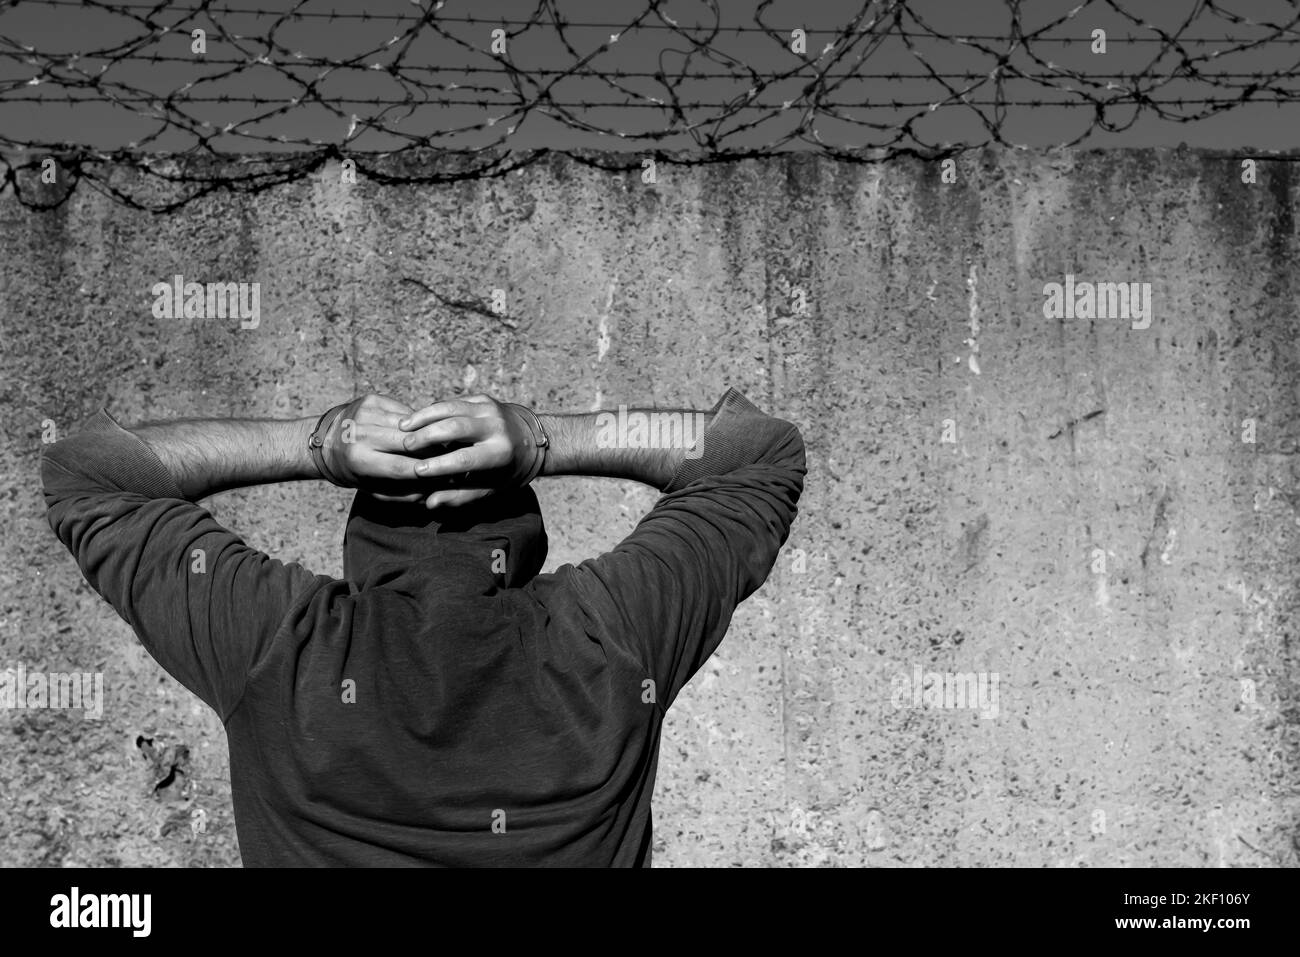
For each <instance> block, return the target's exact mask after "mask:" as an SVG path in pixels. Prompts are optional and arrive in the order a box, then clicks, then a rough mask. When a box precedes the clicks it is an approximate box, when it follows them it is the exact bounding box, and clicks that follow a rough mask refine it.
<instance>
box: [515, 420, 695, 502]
mask: <svg viewBox="0 0 1300 957" xmlns="http://www.w3.org/2000/svg"><path fill="white" fill-rule="evenodd" d="M538 419H539V420H540V421H541V423H542V428H543V429H545V430H546V434H547V436H548V438H549V439H550V444H549V446H548V448H547V450H546V459H545V464H544V465H543V467H542V472H541V474H542V475H597V476H608V477H611V478H622V479H631V480H633V481H637V482H643V483H645V484H646V485H651V486H653V487H655V488H657V489H660V490H663V489H664V487H665V486H667V485H668V483H669V482H670V481H672V478H673V476H674V475H675V474H677V471H678V469H679V468H681V466H682V463H683V462H684V461H686V458H687V456H688V455H690V456H692V457H697V456H698V455H699V449H698V448H693V446H695V445H696V443H697V442H698V441H699V440H700V438H701V437H702V435H703V432H704V430H705V429H706V428H707V427H708V425H709V423H710V422H711V421H712V413H709V412H700V411H695V410H687V409H628V410H624V411H623V412H622V413H617V412H611V411H603V412H589V413H584V414H579V415H554V414H546V413H539V414H538Z"/></svg>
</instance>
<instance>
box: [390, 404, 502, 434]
mask: <svg viewBox="0 0 1300 957" xmlns="http://www.w3.org/2000/svg"><path fill="white" fill-rule="evenodd" d="M482 411H483V404H482V403H479V402H467V401H465V400H464V399H446V400H444V401H442V402H435V403H433V404H432V405H426V406H425V407H424V408H423V409H419V410H418V411H416V412H412V413H411V414H410V415H408V416H406V417H405V418H404V419H403V420H402V421H401V422H399V423H398V427H399V428H402V429H406V430H407V431H408V432H410V431H414V430H415V429H418V428H421V427H423V426H426V425H429V424H430V423H431V422H437V421H438V420H440V419H447V418H451V417H452V416H457V415H463V416H465V417H466V418H474V417H475V416H477V415H479V414H481V413H482Z"/></svg>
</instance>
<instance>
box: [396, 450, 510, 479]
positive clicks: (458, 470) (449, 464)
mask: <svg viewBox="0 0 1300 957" xmlns="http://www.w3.org/2000/svg"><path fill="white" fill-rule="evenodd" d="M497 464H498V463H497V461H496V456H494V455H493V454H492V452H491V450H489V449H484V448H482V447H480V446H477V445H474V446H470V447H469V448H463V449H452V450H451V451H450V452H447V453H446V454H444V455H435V456H433V457H431V458H427V459H423V460H421V461H419V462H418V463H417V464H416V466H415V476H416V478H439V477H442V476H452V475H461V474H464V473H466V472H474V471H479V470H487V469H493V468H496V467H497Z"/></svg>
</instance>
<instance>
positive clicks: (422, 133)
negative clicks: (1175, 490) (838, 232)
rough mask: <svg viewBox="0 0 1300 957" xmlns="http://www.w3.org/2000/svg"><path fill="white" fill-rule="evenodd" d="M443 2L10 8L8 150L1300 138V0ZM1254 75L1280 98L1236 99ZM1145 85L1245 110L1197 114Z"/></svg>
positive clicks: (1, 131)
mask: <svg viewBox="0 0 1300 957" xmlns="http://www.w3.org/2000/svg"><path fill="white" fill-rule="evenodd" d="M435 3H436V0H423V2H422V3H416V2H413V0H296V2H295V0H262V2H257V0H184V2H180V3H170V4H169V3H151V2H145V0H104V2H93V0H92V2H87V0H0V148H2V149H4V150H5V151H6V152H9V151H11V150H13V149H14V148H16V147H18V146H29V147H31V148H34V149H40V148H42V147H48V146H50V145H51V144H73V145H76V146H83V147H90V148H94V149H100V150H113V149H121V148H132V149H142V150H149V151H169V150H183V149H187V148H189V147H192V146H194V145H195V144H196V143H197V142H199V141H200V140H204V141H205V142H207V143H208V145H209V146H210V147H211V148H212V149H214V150H216V151H218V152H223V153H234V152H248V151H266V150H280V149H299V148H302V146H303V145H304V144H311V143H332V144H336V145H346V147H347V148H349V149H353V150H358V151H375V150H385V151H386V150H394V149H398V148H401V147H403V146H406V145H412V144H427V145H435V146H441V147H450V148H477V147H482V146H487V145H508V146H511V147H515V148H522V149H530V148H537V147H550V148H559V149H565V148H578V147H585V148H598V149H602V148H603V149H633V150H644V149H647V148H659V149H665V150H677V149H686V150H690V149H700V148H716V147H718V146H725V147H728V148H735V149H772V150H778V149H810V148H816V142H815V141H809V140H808V139H804V140H799V139H794V140H791V139H789V136H790V134H791V133H792V131H796V130H798V129H799V127H800V125H801V123H802V124H805V129H806V130H807V131H812V130H815V131H816V135H817V137H819V138H820V140H821V142H824V143H829V144H833V145H836V146H842V147H846V148H854V147H864V146H885V145H889V144H894V145H902V146H916V145H921V146H934V145H942V144H956V145H964V144H971V145H979V144H982V143H985V142H988V141H989V139H990V134H989V130H988V127H987V126H986V123H991V124H992V125H993V126H994V127H995V128H996V129H997V130H999V131H1000V133H1001V135H1002V137H1003V138H1004V139H1005V140H1006V141H1007V142H1009V143H1013V144H1017V145H1024V146H1029V147H1045V146H1058V145H1065V144H1071V143H1076V144H1077V145H1079V146H1083V147H1114V146H1131V147H1141V146H1172V145H1178V144H1187V145H1190V146H1204V147H1215V148H1224V147H1232V148H1241V147H1247V148H1250V149H1254V150H1258V151H1267V150H1285V149H1293V148H1295V147H1296V146H1297V145H1300V144H1298V141H1300V123H1297V122H1296V119H1297V115H1296V109H1297V106H1296V103H1295V102H1294V100H1296V99H1297V98H1300V96H1298V94H1297V88H1298V87H1300V80H1297V77H1296V74H1297V72H1298V71H1300V67H1298V66H1297V62H1298V61H1300V22H1298V21H1300V9H1297V6H1296V4H1294V3H1285V2H1278V0H1268V2H1265V0H1231V2H1228V0H1224V2H1206V0H1130V2H1121V0H1092V2H1081V0H1068V2H1058V0H1031V2H1027V3H1022V2H1017V0H906V2H900V0H868V2H865V3H864V2H860V0H796V2H789V0H780V2H769V3H754V2H727V0H723V2H721V3H720V4H710V3H704V2H700V0H664V2H660V3H655V2H653V0H603V2H601V0H542V2H540V3H539V2H519V0H444V2H442V3H441V4H437V5H436V6H435ZM1016 10H1019V11H1020V12H1019V18H1018V19H1017V18H1016V17H1013V11H1016ZM1072 10H1073V11H1075V12H1074V14H1073V15H1072V16H1067V15H1068V14H1069V13H1070V11H1072ZM1124 12H1127V13H1128V14H1129V16H1125V15H1124ZM1062 17H1066V19H1065V20H1064V21H1063V22H1061V23H1058V24H1056V25H1055V26H1052V24H1053V22H1054V21H1056V20H1058V19H1059V18H1062ZM1234 17H1235V18H1239V19H1240V21H1241V22H1233V18H1234ZM557 20H558V21H560V22H561V23H562V24H563V26H562V27H561V26H557ZM1269 22H1271V23H1274V24H1277V25H1278V26H1280V27H1282V28H1283V29H1281V30H1279V29H1271V28H1269V27H1266V26H1261V25H1258V24H1265V23H1269ZM530 23H531V25H529V24H530ZM672 24H676V25H677V27H678V28H680V29H673V28H672ZM855 24H856V26H857V29H856V30H851V31H850V32H848V33H847V34H846V33H845V30H846V28H849V27H851V26H853V25H855ZM715 25H716V26H718V27H720V29H718V30H717V31H716V32H715V31H713V29H712V27H713V26H715ZM1013 27H1018V29H1019V30H1020V31H1021V33H1022V35H1023V34H1028V37H1029V39H1027V40H1026V39H1019V40H1017V39H1016V38H1014V37H1013V33H1012V31H1013ZM1045 28H1046V29H1045ZM194 29H203V30H204V31H206V37H205V42H206V51H205V52H204V53H202V54H199V53H195V52H194V51H193V49H192V45H193V42H194V40H193V37H192V33H191V31H192V30H194ZM494 29H504V30H506V31H507V36H506V38H505V42H506V53H505V55H504V56H500V55H497V54H495V53H494V52H493V51H492V49H491V46H492V42H493V30H494ZM796 29H801V30H803V31H805V33H806V36H807V41H806V43H807V51H806V52H805V53H802V54H800V53H796V52H794V51H792V49H791V43H792V31H794V30H796ZM1096 29H1102V30H1104V31H1105V32H1106V49H1105V52H1104V53H1101V52H1096V51H1094V50H1093V48H1092V47H1093V42H1094V41H1093V38H1092V32H1093V31H1094V30H1096ZM1040 31H1044V32H1040ZM615 37H616V39H615ZM394 38H397V39H396V41H395V42H394ZM952 38H962V39H956V40H955V39H952ZM1172 38H1177V41H1178V42H1173V40H1172ZM828 45H829V49H827V48H828ZM1216 51H1217V53H1216ZM999 65H1000V66H1001V71H1000V74H999V75H998V79H1000V83H999V82H998V80H995V79H994V78H991V77H990V74H993V73H994V71H995V70H996V69H997V68H998V67H999ZM375 67H378V69H375ZM575 67H576V69H577V72H576V73H575V72H574V70H575ZM1189 71H1192V73H1193V74H1199V75H1188V72H1189ZM823 72H824V73H825V74H826V77H825V78H824V79H823V80H822V81H821V84H822V85H821V89H822V93H821V94H813V95H808V94H807V92H806V91H808V90H810V89H811V90H817V89H818V85H817V82H816V81H817V78H818V75H819V73H823ZM616 73H617V74H622V75H619V76H615V75H614V74H616ZM656 74H659V76H658V77H656ZM679 74H684V75H680V76H679ZM932 74H939V75H940V76H941V77H943V79H937V78H935V77H934V76H933V75H932ZM1134 77H1138V78H1139V79H1136V80H1135V79H1134ZM666 78H673V79H671V80H667V82H666V81H665V80H666ZM33 80H36V81H37V82H33ZM1252 83H1254V84H1255V86H1256V89H1255V90H1254V91H1252V92H1251V93H1250V94H1249V95H1250V96H1251V97H1253V98H1255V99H1256V100H1258V101H1261V102H1250V103H1245V104H1242V105H1233V104H1234V102H1235V101H1239V100H1240V99H1241V97H1242V95H1243V91H1245V90H1246V89H1247V88H1248V87H1249V86H1250V85H1251V84H1252ZM1108 85H1109V89H1108ZM672 89H675V90H676V91H677V95H678V96H679V97H680V99H681V100H682V101H683V108H682V109H681V110H680V111H670V110H667V109H664V108H663V104H664V103H665V102H666V101H667V100H668V99H669V98H670V97H669V91H670V90H672ZM750 91H753V93H752V94H751V92H750ZM963 91H964V92H965V98H966V99H967V100H968V101H970V102H971V103H972V104H973V105H964V104H963V103H962V102H961V96H960V94H961V93H962V92H963ZM1072 91H1084V92H1085V94H1086V95H1079V94H1078V93H1077V92H1072ZM1133 91H1138V93H1139V94H1140V95H1142V96H1147V97H1150V98H1152V99H1154V100H1157V101H1162V102H1166V103H1169V104H1170V105H1169V106H1168V109H1169V110H1170V112H1172V113H1173V114H1175V115H1177V116H1187V115H1190V114H1195V113H1197V112H1201V111H1203V110H1204V109H1205V108H1206V104H1205V103H1203V102H1194V103H1190V104H1184V105H1181V106H1180V105H1176V104H1173V103H1172V102H1170V101H1174V100H1178V99H1189V100H1194V101H1205V100H1216V101H1219V103H1220V106H1223V107H1225V108H1223V109H1222V110H1221V111H1220V112H1218V113H1217V114H1216V115H1214V116H1211V117H1208V118H1197V119H1195V120H1194V121H1191V122H1176V121H1173V120H1170V119H1161V118H1160V117H1158V116H1155V115H1152V114H1150V113H1146V114H1143V113H1141V112H1140V111H1139V110H1137V109H1136V107H1135V106H1134V105H1133V103H1132V93H1133ZM106 96H111V97H113V98H114V99H115V102H110V101H106ZM999 96H1000V97H1001V99H1002V100H1004V101H1009V105H1007V106H1005V108H1004V109H1002V110H998V109H996V108H995V107H996V103H997V101H998V99H999ZM223 97H225V98H229V99H225V100H223V99H222V98H223ZM250 97H251V98H256V99H257V100H259V102H245V101H246V100H247V99H248V98H250ZM1098 97H1112V98H1114V97H1119V98H1125V97H1127V98H1128V99H1129V102H1127V103H1123V102H1121V103H1118V104H1114V105H1112V106H1110V107H1108V108H1107V109H1106V110H1105V111H1104V113H1103V114H1101V116H1102V117H1104V119H1105V121H1106V122H1107V123H1109V124H1111V125H1113V126H1114V127H1116V128H1115V129H1113V130H1106V129H1099V128H1097V129H1094V124H1095V122H1096V120H1097V119H1098V116H1099V114H1098V113H1097V111H1096V108H1095V107H1094V105H1093V103H1094V101H1095V100H1096V99H1097V98H1098ZM656 98H657V100H656ZM69 100H70V101H71V102H69ZM1026 101H1040V102H1045V103H1046V104H1047V105H1037V106H1035V105H1029V104H1028V103H1027V102H1026ZM1273 101H1277V102H1273ZM548 102H549V103H551V104H554V107H553V108H552V111H551V112H548V111H547V109H546V108H544V107H546V104H547V103H548ZM897 103H903V104H907V105H906V106H896V105H893V104H897ZM692 104H698V105H694V106H693V105H692ZM727 104H732V105H733V106H735V105H742V104H743V105H744V106H745V108H744V109H739V110H734V109H733V110H729V109H728V108H727ZM786 104H789V105H786ZM931 104H934V105H935V106H936V108H935V109H930V105H931ZM818 105H820V108H819V109H817V108H814V107H815V106H818ZM525 106H531V107H532V108H531V109H521V107H525ZM1226 107H1230V108H1226ZM564 111H567V113H568V116H569V121H568V122H564V121H562V120H561V119H558V118H557V115H558V114H560V113H562V112H564ZM981 117H982V118H981ZM177 121H180V122H177ZM372 122H373V123H377V124H380V125H381V127H382V128H381V129H372V128H370V126H369V125H368V124H370V123H372ZM674 122H677V124H678V126H677V127H676V132H674V127H673V123H674ZM905 122H911V123H912V124H913V126H912V127H911V133H907V132H906V131H904V132H903V133H902V134H901V136H900V129H903V128H904V124H905ZM205 123H206V124H209V125H208V126H204V125H203V124H205ZM231 124H234V125H233V126H232V125H231ZM587 127H590V128H587ZM691 129H693V130H694V133H693V134H692V133H691V132H689V131H690V130H691ZM620 133H621V134H624V135H622V136H620V135H618V134H620ZM665 133H670V134H672V135H667V136H665V135H664V134H665ZM810 135H811V133H810V132H807V133H805V136H806V137H807V136H810ZM1081 136H1083V137H1085V138H1084V139H1083V140H1081V141H1080V140H1079V138H1080V137H1081ZM281 138H283V139H281Z"/></svg>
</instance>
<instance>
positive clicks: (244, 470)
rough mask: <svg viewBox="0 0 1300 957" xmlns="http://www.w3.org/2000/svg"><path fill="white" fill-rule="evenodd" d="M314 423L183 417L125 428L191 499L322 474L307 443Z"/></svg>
mask: <svg viewBox="0 0 1300 957" xmlns="http://www.w3.org/2000/svg"><path fill="white" fill-rule="evenodd" d="M315 424H316V419H315V418H305V419H181V420H177V421H172V422H150V423H146V424H143V425H138V426H136V427H134V428H132V429H130V430H129V431H130V432H132V433H133V434H135V435H136V436H138V437H139V438H140V439H141V440H142V441H144V442H145V443H146V444H147V445H148V446H149V447H150V448H151V449H152V450H153V451H154V453H155V454H156V455H157V456H158V458H159V459H160V460H161V461H162V463H163V465H164V466H165V467H166V469H167V471H168V472H169V473H170V474H171V476H172V479H173V481H175V482H176V485H177V486H178V487H179V488H180V489H181V492H182V493H183V494H184V496H185V498H186V499H188V500H189V501H191V502H194V501H198V500H199V499H201V498H205V497H207V496H209V495H214V494H216V493H217V492H222V491H225V490H227V489H232V488H240V487H243V486H246V485H261V484H265V483H270V482H291V481H299V480H303V479H316V478H320V477H321V476H320V472H319V471H318V470H317V468H316V465H315V463H313V462H312V459H311V454H310V452H309V450H308V446H307V442H308V439H309V438H310V436H311V433H312V429H313V428H314V427H315Z"/></svg>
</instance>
